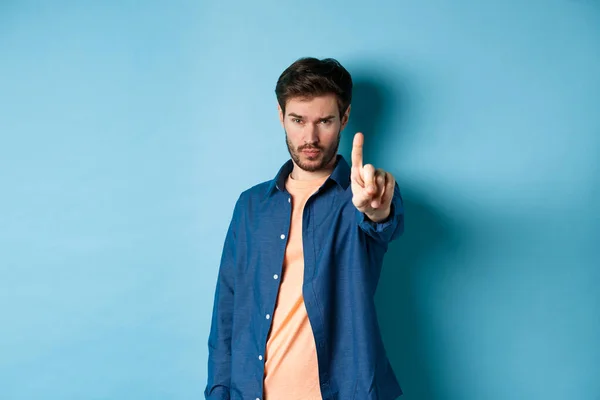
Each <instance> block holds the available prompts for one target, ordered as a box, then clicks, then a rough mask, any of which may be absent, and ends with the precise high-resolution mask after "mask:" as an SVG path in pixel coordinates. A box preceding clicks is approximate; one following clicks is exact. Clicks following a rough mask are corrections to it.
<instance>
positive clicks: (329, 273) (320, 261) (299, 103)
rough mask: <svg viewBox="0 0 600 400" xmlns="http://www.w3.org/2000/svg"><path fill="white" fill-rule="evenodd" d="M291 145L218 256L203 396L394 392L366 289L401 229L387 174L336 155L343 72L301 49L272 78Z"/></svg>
mask: <svg viewBox="0 0 600 400" xmlns="http://www.w3.org/2000/svg"><path fill="white" fill-rule="evenodd" d="M275 92H276V95H277V101H278V103H279V106H278V110H279V119H280V121H281V124H282V126H283V128H284V130H285V134H286V143H287V148H288V151H289V153H290V156H291V160H288V161H287V162H286V163H285V164H284V165H283V166H282V167H281V169H280V170H279V172H278V173H277V175H276V176H275V178H274V179H272V180H270V181H267V182H263V183H261V184H258V185H256V186H254V187H252V188H250V189H248V190H246V191H244V192H243V193H242V194H241V195H240V197H239V198H238V200H237V202H236V205H235V208H234V211H233V216H232V219H231V223H230V225H229V229H228V231H227V235H226V238H225V244H224V248H223V253H222V257H221V265H220V269H219V275H218V281H217V285H216V291H215V298H214V309H213V318H212V325H211V330H210V337H209V343H208V344H209V360H208V383H207V386H206V390H205V392H204V394H205V396H206V398H207V399H215V400H216V399H231V400H234V399H240V400H241V399H244V400H247V399H251V400H252V399H256V400H263V399H266V400H315V399H340V400H352V399H356V400H368V399H379V400H390V399H396V398H397V397H399V396H400V395H401V394H402V390H401V389H400V386H399V385H398V382H397V380H396V377H395V375H394V372H393V371H392V369H391V366H390V363H389V361H388V358H387V356H386V352H385V349H384V346H383V342H382V340H381V336H380V332H379V326H378V322H377V316H376V314H375V304H374V294H375V288H376V286H377V281H378V280H379V275H380V271H381V265H382V262H383V257H384V254H385V253H386V251H387V248H388V243H389V242H390V241H391V240H393V239H395V238H396V237H398V236H399V235H400V234H401V233H402V231H403V228H404V211H403V204H402V198H401V196H400V191H399V188H398V185H397V184H396V182H395V180H394V177H393V176H392V175H391V174H390V173H389V172H386V171H384V170H382V169H375V167H373V166H372V165H370V164H367V165H363V142H364V137H363V135H362V134H361V133H357V134H356V135H355V137H354V141H353V147H352V167H350V166H349V165H348V163H347V162H346V160H345V159H344V157H342V156H341V155H338V154H337V150H338V145H339V142H340V137H341V132H342V130H343V129H344V128H345V127H346V124H347V123H348V118H349V115H350V102H351V98H352V79H351V76H350V74H349V73H348V71H346V69H345V68H344V67H342V66H341V65H340V64H339V63H338V62H337V61H336V60H333V59H324V60H318V59H315V58H302V59H299V60H298V61H296V62H294V63H293V64H292V65H291V66H289V67H288V68H287V69H286V70H285V71H284V72H283V73H282V75H281V76H280V77H279V80H278V82H277V86H276V89H275Z"/></svg>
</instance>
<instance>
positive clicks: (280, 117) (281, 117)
mask: <svg viewBox="0 0 600 400" xmlns="http://www.w3.org/2000/svg"><path fill="white" fill-rule="evenodd" d="M277 111H279V122H281V126H283V110H282V109H281V106H280V105H279V103H278V104H277Z"/></svg>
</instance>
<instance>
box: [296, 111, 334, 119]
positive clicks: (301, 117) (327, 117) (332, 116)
mask: <svg viewBox="0 0 600 400" xmlns="http://www.w3.org/2000/svg"><path fill="white" fill-rule="evenodd" d="M288 117H294V118H299V119H304V117H303V116H302V115H298V114H296V113H289V114H288ZM334 118H335V115H328V116H326V117H323V118H319V121H326V120H328V119H334Z"/></svg>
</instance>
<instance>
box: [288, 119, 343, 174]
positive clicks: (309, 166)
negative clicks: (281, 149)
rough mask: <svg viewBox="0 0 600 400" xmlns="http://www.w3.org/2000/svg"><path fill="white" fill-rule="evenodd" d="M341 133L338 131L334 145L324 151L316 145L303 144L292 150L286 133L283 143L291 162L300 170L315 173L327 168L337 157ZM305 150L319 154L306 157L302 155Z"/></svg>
mask: <svg viewBox="0 0 600 400" xmlns="http://www.w3.org/2000/svg"><path fill="white" fill-rule="evenodd" d="M341 133H342V130H341V129H340V130H339V132H338V135H337V140H336V141H335V144H334V145H332V146H331V147H329V148H326V149H324V148H323V147H321V146H319V145H317V144H305V145H303V146H300V147H298V148H297V149H294V146H293V145H292V143H291V142H290V139H289V138H288V134H287V132H286V133H285V143H286V145H287V149H288V152H289V153H290V156H291V157H292V160H294V162H295V163H296V165H298V167H300V169H303V170H304V171H307V172H315V171H319V170H322V169H324V168H325V167H327V166H328V165H329V163H330V162H331V160H332V159H333V158H334V157H335V156H336V155H337V151H338V147H339V146H340V139H341V138H342V135H341ZM306 149H315V150H319V153H318V154H317V155H316V156H314V157H310V156H306V155H305V154H303V153H302V150H306Z"/></svg>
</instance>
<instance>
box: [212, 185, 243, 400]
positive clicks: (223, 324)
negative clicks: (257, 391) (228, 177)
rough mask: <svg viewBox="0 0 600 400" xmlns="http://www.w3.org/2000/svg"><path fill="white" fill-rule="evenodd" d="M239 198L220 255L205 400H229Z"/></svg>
mask: <svg viewBox="0 0 600 400" xmlns="http://www.w3.org/2000/svg"><path fill="white" fill-rule="evenodd" d="M240 199H241V196H240V198H238V200H237V202H236V205H235V208H234V211H233V216H232V218H231V222H230V223H229V228H228V230H227V234H226V236H225V243H224V245H223V251H222V255H221V263H220V266H219V274H218V277H217V284H216V288H215V295H214V305H213V313H212V322H211V328H210V334H209V338H208V381H207V384H206V389H205V391H204V396H205V398H206V399H211V400H217V399H218V400H229V397H230V393H229V388H230V383H231V330H232V325H233V294H234V270H235V265H236V252H235V249H236V245H235V244H236V238H237V232H236V229H237V226H238V220H239V214H240V203H241V200H240Z"/></svg>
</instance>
